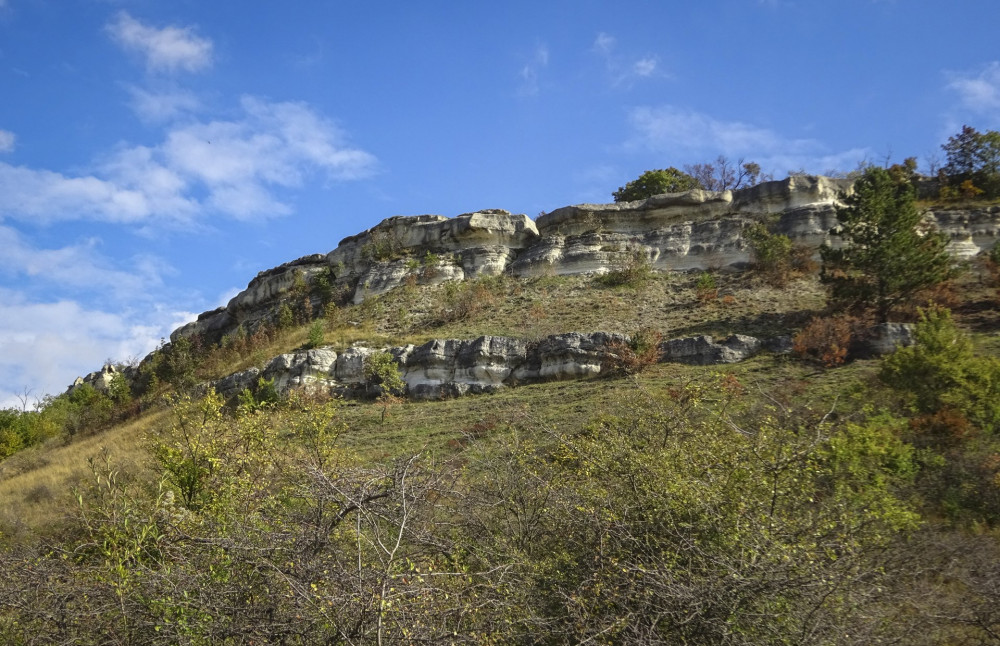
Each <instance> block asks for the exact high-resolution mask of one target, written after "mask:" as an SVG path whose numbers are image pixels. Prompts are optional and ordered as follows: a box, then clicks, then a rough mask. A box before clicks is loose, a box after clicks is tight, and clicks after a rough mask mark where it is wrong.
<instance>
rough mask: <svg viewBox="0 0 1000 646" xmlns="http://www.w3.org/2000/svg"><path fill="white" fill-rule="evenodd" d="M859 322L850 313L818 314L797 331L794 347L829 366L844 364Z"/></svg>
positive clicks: (811, 358)
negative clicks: (825, 315)
mask: <svg viewBox="0 0 1000 646" xmlns="http://www.w3.org/2000/svg"><path fill="white" fill-rule="evenodd" d="M859 325H860V321H859V320H858V319H857V318H854V317H852V316H847V315H839V316H828V317H815V318H813V319H812V321H810V322H809V324H808V325H806V327H805V328H803V329H802V331H801V332H799V333H798V334H796V335H795V339H794V340H793V342H792V351H793V352H794V353H795V354H796V355H798V356H799V357H801V358H803V359H807V360H810V361H815V362H816V363H819V364H821V365H822V366H824V367H826V368H833V367H836V366H839V365H842V364H843V363H844V362H845V361H847V353H848V352H849V350H850V347H851V343H852V341H853V340H854V338H855V336H856V334H857V332H858V327H859Z"/></svg>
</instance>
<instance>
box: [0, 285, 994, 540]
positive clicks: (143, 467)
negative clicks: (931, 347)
mask: <svg viewBox="0 0 1000 646" xmlns="http://www.w3.org/2000/svg"><path fill="white" fill-rule="evenodd" d="M977 272H978V273H977ZM697 280H698V275H697V274H696V273H691V274H686V273H672V274H666V273H657V274H654V276H653V277H652V278H651V279H650V280H648V281H646V282H645V283H644V284H643V285H641V286H639V287H629V286H620V287H613V288H609V287H603V286H601V285H599V284H598V283H597V281H595V280H594V279H593V278H589V277H584V276H574V277H544V278H537V279H531V280H515V279H504V280H492V281H487V282H484V283H483V285H482V286H483V287H484V288H485V289H486V291H485V292H480V293H478V294H477V295H476V296H477V298H478V299H479V300H481V301H485V302H486V305H485V306H483V307H470V308H468V311H463V316H459V317H456V316H453V315H451V314H449V312H448V310H449V308H451V307H454V305H455V303H456V302H459V301H458V300H456V299H457V298H458V297H457V296H456V292H455V288H452V294H451V296H450V297H449V296H448V294H447V292H446V289H445V288H444V287H435V288H430V287H404V288H400V289H397V290H395V291H394V292H391V293H389V294H387V295H385V296H383V297H380V298H378V299H373V301H372V302H369V303H365V304H362V305H358V306H348V307H344V308H341V309H340V310H338V311H337V313H336V316H335V318H334V319H333V320H332V321H331V322H330V324H329V326H328V328H327V330H326V332H325V334H324V343H326V344H330V345H333V346H334V347H335V348H336V349H338V350H339V349H343V348H345V347H348V346H349V345H350V344H352V343H354V342H357V341H364V342H367V343H369V344H371V345H374V346H381V345H390V344H392V345H401V344H404V343H414V344H419V343H423V342H425V341H427V340H429V339H432V338H473V337H476V336H479V335H482V334H495V335H511V336H519V337H529V338H539V337H543V336H546V335H548V334H555V333H559V332H566V331H572V330H576V331H596V330H602V331H609V332H626V333H630V332H634V331H636V330H638V329H640V328H642V327H650V328H653V329H656V330H659V331H661V332H662V333H663V335H664V337H665V338H675V337H681V336H688V335H693V334H712V335H716V336H725V335H727V334H730V333H734V332H735V333H744V334H751V335H755V336H759V337H769V336H775V335H779V334H792V333H794V332H795V331H797V330H798V329H800V328H801V327H802V326H803V325H804V324H805V323H806V322H807V321H808V320H809V318H810V317H812V316H813V315H817V314H819V313H820V312H821V311H822V307H823V303H824V299H823V290H822V287H821V285H820V284H819V282H818V280H817V278H816V277H815V276H812V277H805V278H801V279H798V280H796V281H793V282H791V283H789V284H788V285H786V286H784V287H781V288H777V287H772V286H768V285H766V284H764V283H763V281H761V280H759V279H757V278H755V277H754V276H753V275H751V274H749V273H746V274H724V273H719V274H716V280H717V285H718V289H719V298H717V299H715V300H712V301H709V302H703V301H700V300H699V299H698V297H697V293H696V283H697ZM465 288H467V286H463V287H461V289H465ZM954 292H955V294H956V295H957V298H958V299H959V300H958V301H957V302H956V303H955V304H954V310H955V318H956V321H958V322H959V324H960V325H962V326H963V327H965V328H966V329H968V330H970V331H972V332H973V333H974V340H975V342H976V343H977V347H979V348H981V350H982V351H983V352H985V353H988V354H993V355H998V354H1000V336H997V334H996V331H997V330H998V329H1000V312H998V309H997V307H996V297H997V294H996V288H995V287H993V286H992V284H991V281H990V279H989V277H988V276H987V277H984V274H983V273H982V271H981V270H976V271H973V272H970V273H968V274H966V276H965V277H963V279H962V281H961V282H960V284H959V285H957V286H956V288H955V290H954ZM477 302H478V301H477ZM404 310H405V313H406V316H402V315H401V313H402V312H403V311H404ZM308 327H309V326H308V325H302V326H298V327H294V328H291V329H288V330H284V331H282V332H281V333H280V334H278V335H276V336H275V337H274V338H272V339H270V340H268V341H267V343H265V344H262V345H261V346H260V347H257V348H255V349H253V351H252V352H251V353H249V354H246V355H239V354H235V353H233V352H227V351H216V352H214V353H212V354H211V355H210V356H209V360H208V361H206V362H204V364H203V365H202V366H201V367H200V368H199V371H198V375H199V378H201V379H210V378H217V377H221V376H223V375H225V374H229V373H231V372H234V371H236V370H241V369H244V368H246V367H249V366H251V365H258V366H262V365H263V363H264V362H265V361H266V360H267V359H269V358H270V357H273V356H275V355H277V354H280V353H282V352H288V351H291V350H293V349H296V348H299V347H302V346H303V345H305V343H306V341H307V337H308ZM877 368H878V362H877V361H856V362H852V363H849V364H848V365H846V366H843V367H840V368H836V369H830V370H827V369H822V368H818V367H816V366H814V365H812V364H808V363H804V362H801V361H798V360H796V359H794V358H792V357H788V356H774V355H770V354H766V353H765V354H762V355H759V356H757V357H754V358H753V359H751V360H748V361H745V362H743V363H740V364H734V365H730V366H716V367H708V368H706V367H699V366H684V365H678V364H658V365H655V366H652V367H651V368H649V369H648V370H647V371H646V372H644V373H643V374H642V375H640V376H639V377H638V378H637V380H635V381H633V380H631V379H607V378H596V379H584V380H576V381H562V382H549V383H540V384H533V385H526V386H520V387H516V388H508V389H504V390H502V391H500V392H499V393H497V394H494V395H482V396H467V397H463V398H458V399H451V400H445V401H432V402H402V403H398V404H393V405H391V406H390V407H389V409H388V415H387V417H386V418H385V421H384V423H383V421H382V407H381V405H380V404H377V403H373V402H356V401H348V402H344V403H343V406H342V409H341V418H342V420H343V422H344V423H345V424H346V427H347V431H346V433H345V434H344V435H343V437H342V440H341V441H343V442H344V443H346V444H347V445H349V446H351V447H353V448H355V449H357V450H358V451H359V452H360V453H361V454H362V455H365V456H367V457H369V458H370V459H373V460H381V459H386V458H392V457H396V456H400V455H406V454H411V453H414V452H420V451H430V452H441V453H450V452H457V451H459V450H460V449H461V448H462V446H463V445H464V443H465V441H466V440H467V438H468V437H469V436H475V435H477V434H482V433H488V432H490V430H491V429H492V428H495V427H497V426H500V425H503V424H505V423H507V422H511V421H528V422H530V424H531V425H532V426H533V427H537V428H539V429H551V430H555V431H557V432H572V431H574V430H575V429H578V428H580V427H581V426H582V425H583V424H585V423H586V422H587V421H588V420H590V419H591V418H593V416H594V415H596V414H597V413H598V412H600V411H603V410H610V409H613V408H614V407H616V406H619V405H620V402H621V401H623V400H625V399H627V397H628V395H629V394H630V393H634V392H635V391H636V389H637V388H640V389H648V390H649V391H650V392H654V393H662V392H666V391H668V390H669V389H671V388H676V387H678V386H679V385H682V384H684V383H686V382H688V381H690V380H695V379H706V378H712V377H711V375H713V374H720V375H721V374H729V375H732V376H734V377H735V378H736V379H737V380H738V381H739V383H740V384H742V385H743V387H744V388H747V389H748V390H753V391H759V392H761V393H764V394H765V395H766V396H767V397H768V398H772V399H773V400H774V401H775V402H776V404H777V405H782V406H787V407H789V408H794V409H796V410H812V411H815V413H816V414H817V415H821V414H825V413H826V412H827V411H830V410H831V409H834V414H835V415H852V414H854V413H855V412H856V411H858V410H860V409H861V407H862V406H864V405H866V404H870V403H879V402H880V401H886V400H885V398H886V397H887V396H888V394H887V393H886V391H885V389H884V387H883V386H881V384H879V383H878V382H877V380H876V379H875V377H874V375H875V373H876V371H877ZM171 421H172V416H171V414H170V412H169V411H168V410H165V409H159V410H154V411H152V412H147V413H145V414H143V415H142V416H141V417H139V418H137V419H134V420H131V421H129V422H127V423H125V424H121V425H118V426H115V427H113V428H111V429H108V430H106V431H102V432H100V433H98V434H95V435H91V436H85V437H79V438H75V439H74V440H73V441H72V442H67V441H66V440H64V439H58V440H52V441H49V442H48V443H46V444H44V445H41V446H37V447H33V448H31V449H29V450H25V451H23V452H21V453H19V454H17V455H15V456H13V457H11V458H9V459H7V460H5V461H3V462H0V500H2V501H3V505H2V510H0V533H2V535H3V536H4V537H6V538H7V539H12V540H21V539H24V538H25V537H30V536H34V535H37V534H38V533H44V532H45V531H47V530H46V528H51V527H53V526H57V525H58V523H59V520H60V518H61V517H62V516H63V515H64V514H65V513H66V510H67V509H68V507H67V506H68V505H71V504H72V496H71V492H72V490H73V487H74V486H75V485H76V484H78V483H80V482H82V481H83V479H85V478H87V477H89V469H88V467H87V458H88V457H92V456H94V455H97V454H99V453H100V452H101V451H102V449H103V448H107V449H108V450H109V451H110V454H111V457H112V459H114V460H115V461H116V462H117V463H118V464H120V465H121V466H122V468H123V469H124V470H125V471H126V472H128V473H131V474H133V475H135V476H136V477H137V478H140V479H144V480H147V481H149V480H151V479H152V477H153V476H152V473H151V472H150V471H148V470H147V469H148V468H149V460H148V456H147V455H146V452H145V449H144V444H145V442H146V438H147V437H148V435H149V433H150V432H151V430H152V429H156V428H162V427H163V426H164V425H166V424H169V423H171Z"/></svg>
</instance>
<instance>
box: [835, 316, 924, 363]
mask: <svg viewBox="0 0 1000 646" xmlns="http://www.w3.org/2000/svg"><path fill="white" fill-rule="evenodd" d="M913 333H914V325H913V324H912V323H879V324H878V325H873V326H871V327H870V328H868V329H866V330H865V331H864V332H862V333H861V334H860V335H859V338H858V339H857V341H856V342H855V343H854V344H853V345H852V346H851V352H850V354H851V356H852V357H854V358H857V359H870V358H873V357H881V356H882V355H886V354H891V353H893V352H895V351H896V349H897V348H900V347H906V346H911V345H913V344H914V343H916V338H915V337H914V335H913Z"/></svg>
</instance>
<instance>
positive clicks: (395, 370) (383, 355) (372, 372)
mask: <svg viewBox="0 0 1000 646" xmlns="http://www.w3.org/2000/svg"><path fill="white" fill-rule="evenodd" d="M364 375H365V380H366V382H367V384H368V387H369V388H373V389H376V390H378V391H380V392H381V393H382V394H395V393H400V392H402V391H403V389H405V388H406V382H405V381H403V375H402V374H401V373H400V371H399V366H398V365H397V364H396V360H395V359H394V358H393V356H392V355H391V354H389V353H388V352H375V353H372V354H370V355H368V356H367V357H365V360H364Z"/></svg>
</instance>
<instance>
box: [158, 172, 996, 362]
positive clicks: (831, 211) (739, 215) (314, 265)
mask: <svg viewBox="0 0 1000 646" xmlns="http://www.w3.org/2000/svg"><path fill="white" fill-rule="evenodd" d="M850 188H851V181H850V180H842V179H831V178H827V177H820V176H805V175H802V176H798V175H797V176H794V177H789V178H786V179H784V180H780V181H773V182H765V183H762V184H758V185H757V186H753V187H750V188H747V189H742V190H739V191H722V192H711V191H702V190H693V191H687V192H684V193H673V194H665V195H656V196H653V197H650V198H648V199H645V200H640V201H636V202H623V203H618V204H579V205H576V206H566V207H562V208H560V209H556V210H555V211H552V212H551V213H548V214H544V215H541V216H539V217H538V219H537V220H532V219H530V218H529V217H527V216H526V215H523V214H512V213H509V212H507V211H504V210H501V209H486V210H482V211H476V212H473V213H465V214H462V215H459V216H457V217H454V218H447V217H444V216H440V215H417V216H395V217H391V218H388V219H386V220H383V221H382V222H380V223H379V224H377V225H376V226H374V227H372V228H371V229H368V230H367V231H364V232H362V233H359V234H357V235H354V236H351V237H348V238H345V239H344V240H342V241H341V242H340V244H339V245H338V246H337V248H336V249H334V250H333V251H331V252H329V253H328V254H325V255H323V254H313V255H310V256H305V257H303V258H299V259H298V260H295V261H292V262H289V263H286V264H284V265H281V266H279V267H275V268H273V269H269V270H267V271H263V272H261V273H259V274H258V275H257V276H256V277H255V278H254V279H253V280H252V281H251V282H250V284H249V285H248V286H247V288H246V289H245V290H243V291H242V292H240V293H239V294H237V295H236V296H235V297H234V298H233V299H232V300H231V301H230V302H229V303H228V304H227V305H226V306H225V307H221V308H218V309H216V310H212V311H210V312H205V313H203V314H201V315H200V316H199V317H198V320H196V321H194V322H192V323H189V324H187V325H185V326H183V327H181V328H179V329H177V330H175V331H174V332H173V334H171V339H172V340H176V339H178V338H180V337H194V336H199V337H201V339H202V340H203V341H204V342H207V343H215V342H218V341H219V340H221V339H222V337H224V336H225V335H227V334H232V333H233V332H235V331H236V330H237V329H238V328H240V327H242V328H243V329H244V331H246V332H253V331H254V330H255V329H256V327H257V326H258V325H260V324H261V323H263V322H273V320H274V318H275V316H276V312H277V308H278V307H279V306H280V304H281V303H282V302H284V301H285V300H286V299H287V298H288V297H289V295H290V293H293V290H294V289H295V288H296V285H297V284H298V285H314V284H315V283H316V281H317V280H318V279H319V278H320V277H323V279H324V280H326V281H327V283H328V284H329V285H330V288H331V289H332V290H335V291H336V292H337V293H339V294H343V295H346V300H348V301H351V302H354V303H360V302H362V301H363V300H364V299H366V298H369V297H372V296H377V295H380V294H384V293H386V292H388V291H389V290H391V289H393V288H395V287H398V286H400V285H402V284H403V283H404V282H406V281H408V280H410V281H415V282H416V283H417V284H438V283H442V282H445V281H452V280H465V279H470V278H476V277H479V276H492V275H498V274H501V273H505V272H506V273H509V274H511V275H514V276H519V277H532V276H539V275H550V274H559V275H563V274H587V273H590V274H602V273H606V272H607V271H609V270H610V269H611V268H612V267H614V265H615V263H616V262H621V261H622V259H624V258H626V257H628V256H629V255H633V254H636V253H639V254H643V255H644V256H645V257H646V258H648V259H649V261H650V263H651V264H652V266H653V268H654V269H657V270H662V271H671V270H673V271H678V270H679V271H684V270H692V269H712V268H716V269H728V270H740V269H742V268H744V267H745V266H746V264H747V262H748V260H749V246H748V244H747V241H746V239H745V236H744V232H745V231H746V229H747V228H748V227H749V226H751V225H752V224H753V223H755V222H759V221H762V220H766V221H767V222H768V223H769V224H770V226H771V228H772V230H774V231H775V232H777V233H782V234H785V235H787V236H789V237H790V238H791V239H792V241H793V242H795V243H798V244H804V245H811V246H816V247H818V246H819V245H820V244H822V243H824V242H834V243H835V242H836V240H831V239H830V231H831V229H832V228H833V227H835V226H836V224H837V219H836V206H837V204H838V199H839V198H840V196H841V195H843V194H844V193H845V192H847V191H849V190H850ZM927 217H928V218H929V219H931V220H933V221H934V222H936V224H937V225H938V227H939V228H940V229H941V230H942V231H943V232H945V233H946V234H947V235H949V236H950V237H951V239H952V244H951V249H952V251H953V253H955V254H956V255H957V256H970V255H974V254H976V253H978V252H979V251H980V250H983V249H988V248H991V247H992V246H993V244H994V242H995V241H996V236H997V233H998V231H1000V207H990V208H984V209H977V210H968V209H964V210H955V209H952V210H944V209H938V210H934V211H930V212H928V215H927ZM315 304H316V306H317V307H318V306H320V305H321V303H319V302H318V301H317V303H315Z"/></svg>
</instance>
